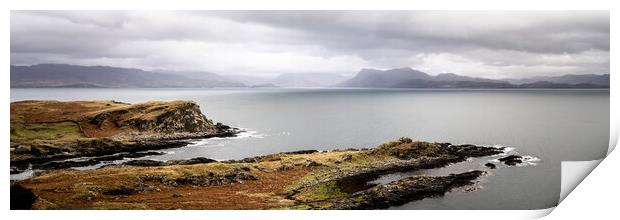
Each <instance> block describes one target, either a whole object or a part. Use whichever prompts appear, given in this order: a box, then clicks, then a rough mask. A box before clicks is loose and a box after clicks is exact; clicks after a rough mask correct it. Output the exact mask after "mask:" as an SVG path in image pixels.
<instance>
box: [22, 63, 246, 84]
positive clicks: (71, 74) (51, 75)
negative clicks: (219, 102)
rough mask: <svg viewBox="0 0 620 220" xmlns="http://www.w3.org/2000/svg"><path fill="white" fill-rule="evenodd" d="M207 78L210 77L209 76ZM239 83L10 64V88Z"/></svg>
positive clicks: (119, 70) (105, 69)
mask: <svg viewBox="0 0 620 220" xmlns="http://www.w3.org/2000/svg"><path fill="white" fill-rule="evenodd" d="M209 77H210V78H209ZM244 86H245V85H244V84H243V83H238V82H234V81H227V80H226V79H224V78H219V77H215V76H207V75H204V76H201V77H199V78H192V77H189V76H184V75H182V74H179V73H161V72H154V71H144V70H141V69H134V68H119V67H109V66H76V65H67V64H39V65H33V66H11V87H13V88H19V87H35V88H36V87H108V88H115V87H128V88H158V87H172V88H176V87H196V88H213V87H244Z"/></svg>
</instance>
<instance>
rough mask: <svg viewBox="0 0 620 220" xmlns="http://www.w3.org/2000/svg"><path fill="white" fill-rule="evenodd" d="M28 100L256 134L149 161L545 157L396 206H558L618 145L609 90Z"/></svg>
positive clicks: (187, 93)
mask: <svg viewBox="0 0 620 220" xmlns="http://www.w3.org/2000/svg"><path fill="white" fill-rule="evenodd" d="M27 99H55V100H117V101H123V102H142V101H148V100H177V99H186V100H194V101H196V102H197V103H198V104H200V106H201V109H202V111H203V113H205V114H206V115H207V117H208V118H210V119H213V120H214V121H216V122H222V123H224V124H227V125H231V126H235V127H240V128H245V129H247V130H248V131H249V132H247V133H245V134H244V135H243V136H242V137H237V138H225V139H208V140H202V141H197V142H196V143H195V144H193V145H191V146H188V147H183V148H177V149H169V150H165V151H166V152H167V154H165V155H160V156H151V157H147V158H146V159H157V160H168V159H184V158H192V157H199V156H202V157H209V158H214V159H222V160H223V159H240V158H244V157H248V156H255V155H262V154H269V153H276V152H282V151H295V150H306V149H317V150H329V149H336V148H350V147H373V146H376V145H378V144H380V143H383V142H386V141H389V140H394V139H397V138H398V137H401V136H408V137H411V138H413V139H416V140H426V141H437V142H451V143H472V144H480V145H491V146H492V145H500V146H505V147H510V148H514V151H515V152H518V153H519V154H521V155H530V156H533V157H536V158H538V159H539V160H538V161H535V162H533V163H531V164H530V165H527V166H522V167H510V168H508V167H500V168H499V169H497V170H491V171H490V173H489V174H488V175H487V176H485V177H484V178H482V180H481V181H480V183H479V184H478V185H477V186H475V187H476V188H477V190H475V191H469V192H466V191H465V190H455V191H453V192H451V193H448V194H447V195H445V196H443V197H437V198H430V199H424V200H421V201H416V202H411V203H408V204H406V205H403V206H399V207H394V209H542V208H548V207H552V206H554V205H555V204H556V203H557V201H558V198H559V194H560V162H561V161H563V160H594V159H599V158H601V157H603V155H605V153H606V152H607V146H608V142H609V90H400V89H247V90H206V89H11V101H18V100H27ZM490 159H492V158H481V159H475V160H471V161H468V162H464V163H460V164H456V165H452V166H449V167H446V168H441V169H436V170H429V171H421V173H425V174H429V175H444V174H448V173H453V172H461V171H466V170H469V169H485V168H484V167H483V166H482V164H483V163H485V162H487V160H490ZM485 170H486V169H485ZM385 178H387V179H390V178H391V177H389V176H388V177H385ZM378 181H381V180H378Z"/></svg>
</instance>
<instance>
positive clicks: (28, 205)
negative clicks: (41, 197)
mask: <svg viewBox="0 0 620 220" xmlns="http://www.w3.org/2000/svg"><path fill="white" fill-rule="evenodd" d="M10 193H11V196H10V197H11V200H10V202H11V210H24V209H32V205H33V203H34V202H35V201H36V200H37V198H38V197H37V195H35V194H34V193H33V192H32V191H31V190H30V189H27V188H25V187H23V186H22V185H20V184H13V185H11V192H10Z"/></svg>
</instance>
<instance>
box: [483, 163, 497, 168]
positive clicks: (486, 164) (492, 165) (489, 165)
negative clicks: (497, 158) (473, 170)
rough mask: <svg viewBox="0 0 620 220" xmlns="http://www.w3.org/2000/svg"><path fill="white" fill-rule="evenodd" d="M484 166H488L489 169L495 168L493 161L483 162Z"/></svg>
mask: <svg viewBox="0 0 620 220" xmlns="http://www.w3.org/2000/svg"><path fill="white" fill-rule="evenodd" d="M484 166H485V167H488V168H489V169H495V168H496V167H497V166H495V164H493V163H485V164H484Z"/></svg>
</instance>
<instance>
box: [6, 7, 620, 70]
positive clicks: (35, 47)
mask: <svg viewBox="0 0 620 220" xmlns="http://www.w3.org/2000/svg"><path fill="white" fill-rule="evenodd" d="M609 22H610V21H609V12H608V11H173V12H161V11H156V12H150V11H13V12H12V13H11V63H12V64H36V63H40V62H68V63H74V64H99V65H112V66H127V67H141V68H149V69H160V68H171V69H191V70H206V71H212V72H219V73H223V74H240V73H243V74H256V75H270V74H271V75H273V74H277V73H279V72H313V71H316V72H331V73H340V74H343V73H344V74H352V73H353V72H355V71H357V70H358V69H360V68H394V67H402V66H411V67H412V68H419V69H423V70H426V71H430V72H431V73H438V72H442V71H450V72H456V73H461V74H466V75H474V76H475V75H479V76H481V75H485V76H490V77H514V76H517V77H518V76H521V75H524V76H525V75H532V74H549V75H554V74H555V75H557V74H569V73H608V72H609ZM544 71H549V72H544ZM594 71H595V72H594Z"/></svg>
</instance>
